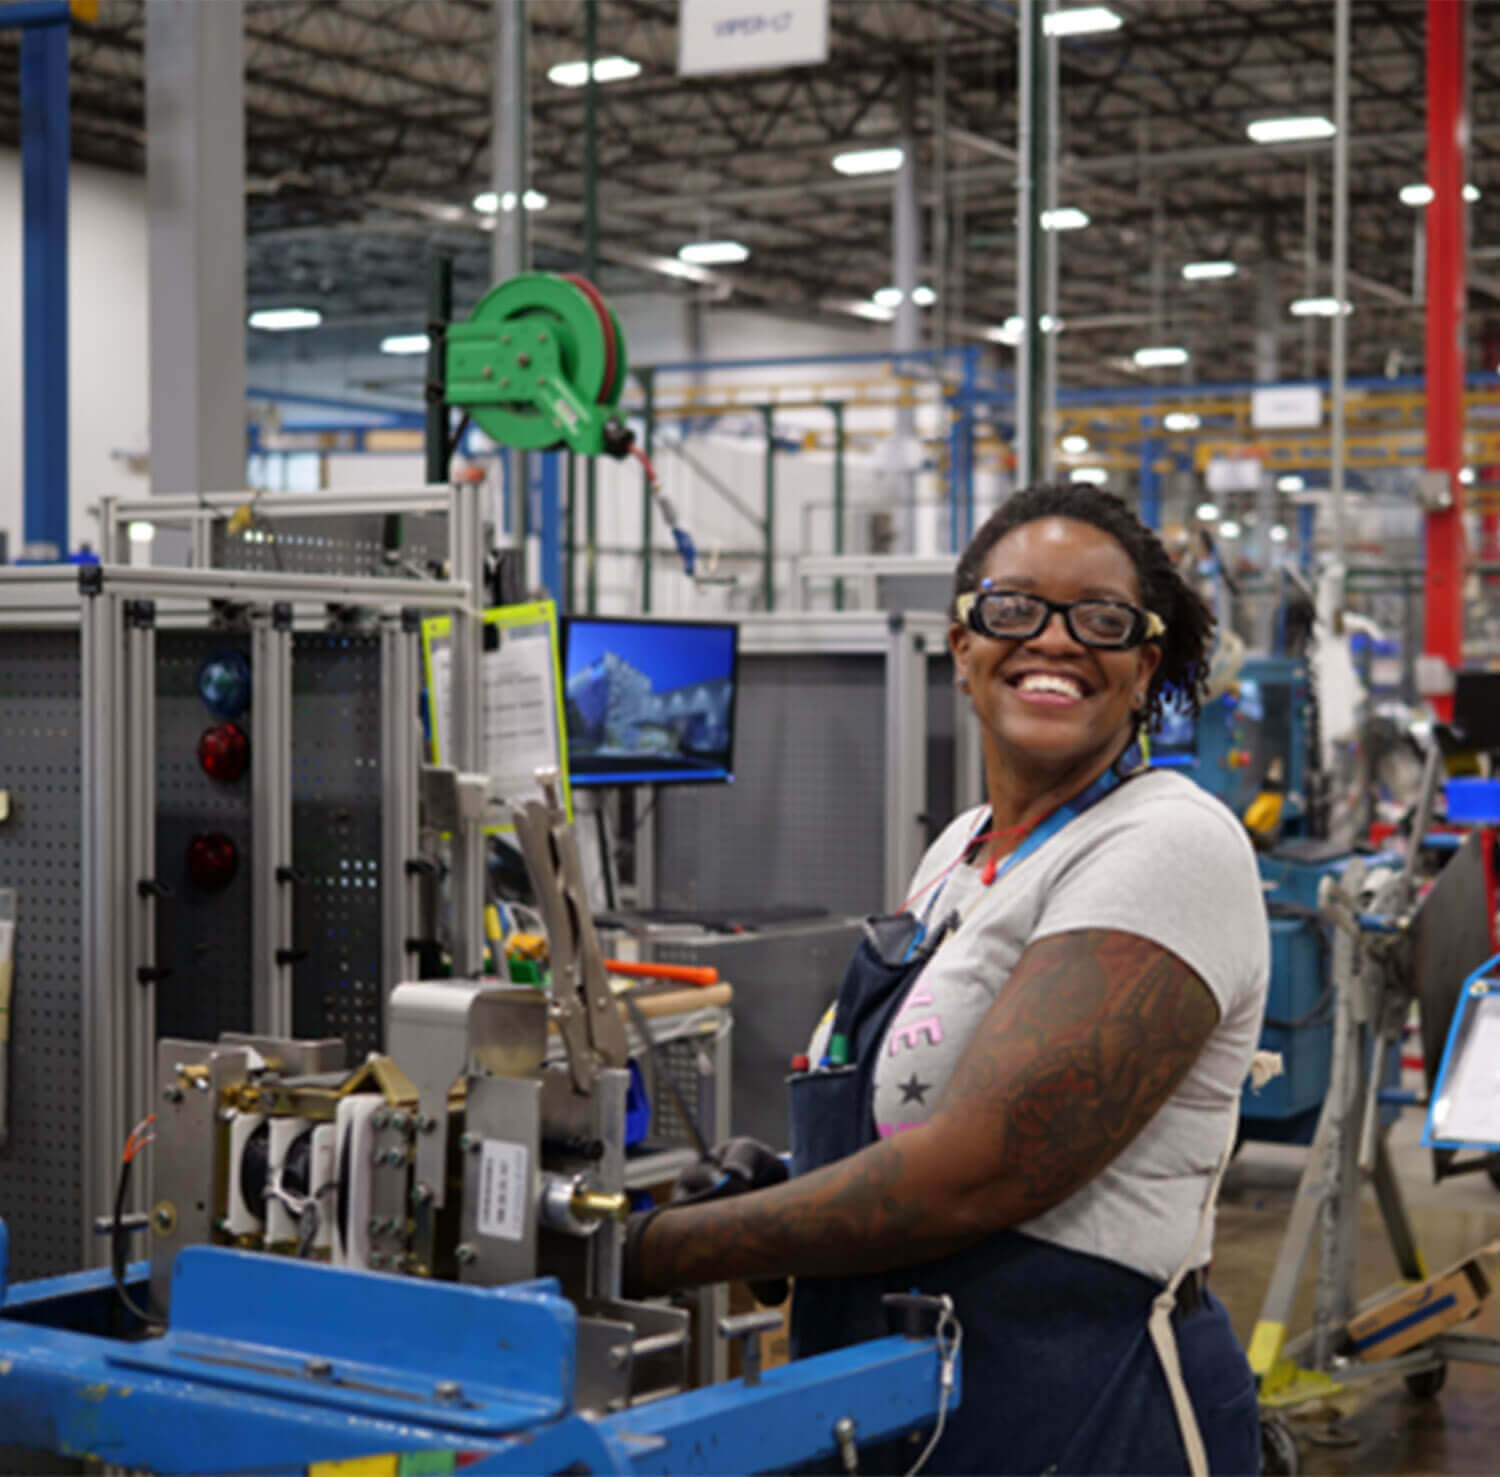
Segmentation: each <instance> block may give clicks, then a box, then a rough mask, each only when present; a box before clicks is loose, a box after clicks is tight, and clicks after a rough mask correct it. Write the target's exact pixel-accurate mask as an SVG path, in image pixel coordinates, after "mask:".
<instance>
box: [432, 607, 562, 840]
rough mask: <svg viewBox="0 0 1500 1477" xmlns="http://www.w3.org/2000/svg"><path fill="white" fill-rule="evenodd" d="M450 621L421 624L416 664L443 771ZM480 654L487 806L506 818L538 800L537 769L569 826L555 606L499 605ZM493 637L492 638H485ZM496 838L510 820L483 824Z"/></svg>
mask: <svg viewBox="0 0 1500 1477" xmlns="http://www.w3.org/2000/svg"><path fill="white" fill-rule="evenodd" d="M452 623H453V617H451V616H446V615H444V616H436V617H434V618H433V619H431V620H426V621H423V622H422V665H423V669H424V673H425V676H426V681H427V714H428V722H429V724H430V737H431V741H430V747H431V753H432V762H433V763H434V764H441V763H442V762H443V752H444V749H445V747H446V742H445V741H446V737H447V735H446V733H445V731H444V730H445V729H446V726H447V724H448V721H449V691H450V682H451V680H452V670H453V666H452V661H453V624H452ZM484 624H485V626H486V628H487V629H486V633H485V643H484V646H485V649H484V652H483V654H482V656H481V658H480V664H479V670H480V680H481V686H482V690H483V706H482V709H481V715H480V725H481V732H482V734H483V742H484V761H483V763H484V769H485V771H486V772H487V773H488V774H489V777H490V804H491V807H492V808H495V802H496V801H497V800H498V801H499V802H501V803H500V806H499V807H498V808H497V813H498V814H501V815H506V816H508V815H509V806H510V805H511V804H512V803H513V802H517V801H521V800H531V799H535V798H537V796H538V794H539V791H538V790H537V786H536V781H535V779H534V778H533V776H534V774H535V772H536V770H537V769H539V768H542V767H550V768H554V769H556V770H557V772H558V775H559V776H560V783H561V790H562V801H563V808H564V810H565V812H566V814H567V817H568V819H569V820H570V821H571V820H572V819H573V792H572V786H571V785H570V784H569V781H568V738H567V725H566V718H565V715H564V707H563V681H562V660H561V655H560V651H559V646H558V638H557V607H556V606H555V605H554V604H553V602H552V601H550V600H539V601H536V602H534V603H532V604H529V605H502V606H496V607H494V608H492V609H489V610H486V611H485V612H484ZM491 631H493V633H494V634H493V636H491V634H490V632H491ZM484 829H485V832H486V833H487V834H489V835H498V834H501V833H504V832H507V831H511V830H513V829H514V827H513V826H512V825H511V823H510V821H509V820H508V819H506V820H503V821H497V822H495V823H494V824H493V825H486V826H485V828H484Z"/></svg>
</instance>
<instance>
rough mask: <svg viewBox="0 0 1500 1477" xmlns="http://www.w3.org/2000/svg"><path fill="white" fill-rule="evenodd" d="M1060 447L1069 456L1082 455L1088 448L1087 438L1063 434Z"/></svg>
mask: <svg viewBox="0 0 1500 1477" xmlns="http://www.w3.org/2000/svg"><path fill="white" fill-rule="evenodd" d="M1062 449H1063V450H1064V451H1065V452H1067V454H1068V455H1069V456H1082V455H1083V454H1084V452H1086V451H1087V450H1088V449H1089V438H1088V437H1087V436H1064V437H1063V438H1062Z"/></svg>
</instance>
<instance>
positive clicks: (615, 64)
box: [547, 56, 641, 87]
mask: <svg viewBox="0 0 1500 1477" xmlns="http://www.w3.org/2000/svg"><path fill="white" fill-rule="evenodd" d="M640 75H641V64H640V63H639V62H633V61H631V59H630V58H629V57H628V56H601V57H599V58H598V59H597V60H596V61H595V62H594V81H595V82H628V81H630V79H631V78H632V77H639V76H640ZM547 80H548V81H549V82H555V83H556V84H557V86H559V87H582V86H584V85H585V84H586V83H587V82H588V80H589V64H588V62H587V61H578V62H559V63H558V64H557V65H556V66H555V67H549V68H548V69H547Z"/></svg>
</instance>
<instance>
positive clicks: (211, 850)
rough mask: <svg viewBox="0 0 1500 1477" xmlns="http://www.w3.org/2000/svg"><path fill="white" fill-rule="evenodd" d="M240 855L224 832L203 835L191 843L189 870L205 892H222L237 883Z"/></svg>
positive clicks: (195, 884) (204, 832) (190, 875)
mask: <svg viewBox="0 0 1500 1477" xmlns="http://www.w3.org/2000/svg"><path fill="white" fill-rule="evenodd" d="M239 865H240V854H239V852H238V851H236V850H235V845H234V842H233V841H231V840H230V839H229V837H227V836H226V835H225V834H224V833H223V832H222V831H200V832H199V833H198V835H196V836H194V837H193V839H192V841H191V842H189V843H188V854H187V870H188V876H189V877H191V878H192V879H193V884H194V886H196V887H199V888H201V889H202V890H203V891H204V892H222V891H223V890H224V889H225V888H226V887H228V886H229V884H230V883H231V882H233V881H234V874H235V873H236V872H237V871H238V870H239Z"/></svg>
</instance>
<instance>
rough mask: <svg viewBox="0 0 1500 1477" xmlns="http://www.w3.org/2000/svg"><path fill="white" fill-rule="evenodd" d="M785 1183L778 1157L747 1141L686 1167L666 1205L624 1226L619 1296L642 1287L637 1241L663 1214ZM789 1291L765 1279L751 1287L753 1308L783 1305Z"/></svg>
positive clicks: (731, 1142) (783, 1283) (781, 1280)
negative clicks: (682, 1207) (623, 1253)
mask: <svg viewBox="0 0 1500 1477" xmlns="http://www.w3.org/2000/svg"><path fill="white" fill-rule="evenodd" d="M788 1178H789V1171H788V1170H787V1167H786V1165H785V1164H784V1163H782V1161H781V1158H780V1156H779V1155H777V1154H776V1153H775V1152H774V1151H772V1150H771V1149H768V1148H767V1147H766V1146H765V1145H764V1144H763V1143H761V1142H760V1141H759V1140H757V1139H752V1138H734V1139H728V1140H726V1141H725V1142H724V1143H722V1144H720V1145H719V1146H718V1147H717V1148H716V1149H715V1150H714V1151H713V1154H712V1156H711V1157H710V1158H708V1159H700V1160H699V1161H698V1162H697V1163H696V1164H692V1165H689V1167H688V1168H687V1169H685V1170H683V1172H682V1173H681V1174H680V1175H678V1177H677V1183H676V1184H675V1185H673V1186H672V1199H671V1201H670V1202H669V1203H668V1204H666V1205H657V1206H654V1207H653V1208H652V1209H650V1210H643V1211H638V1212H637V1213H636V1214H635V1215H633V1216H631V1217H630V1220H629V1222H628V1223H627V1225H626V1228H625V1256H624V1263H625V1265H624V1269H623V1284H624V1285H623V1288H622V1292H623V1294H624V1296H626V1297H631V1296H633V1295H634V1291H635V1289H637V1288H639V1287H640V1285H641V1277H640V1254H641V1240H642V1238H643V1237H644V1236H645V1234H646V1227H647V1226H648V1225H650V1224H651V1222H652V1221H653V1220H654V1219H655V1218H656V1217H657V1216H659V1215H660V1214H662V1212H663V1211H668V1210H672V1209H675V1208H676V1207H677V1206H680V1205H703V1204H706V1203H707V1202H708V1201H710V1200H722V1199H724V1198H725V1197H726V1196H729V1195H743V1194H744V1193H745V1192H746V1191H748V1190H765V1189H769V1188H770V1187H771V1186H772V1185H779V1184H782V1183H784V1182H785V1181H786V1180H787V1179H788ZM788 1290H789V1289H788V1287H787V1280H786V1278H785V1277H766V1278H762V1279H760V1280H758V1281H755V1282H752V1283H750V1292H751V1294H752V1295H753V1296H754V1298H755V1300H756V1302H758V1303H760V1304H762V1305H763V1306H765V1307H768V1308H774V1307H779V1306H780V1305H781V1304H782V1303H784V1302H785V1301H786V1299H787V1292H788Z"/></svg>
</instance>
